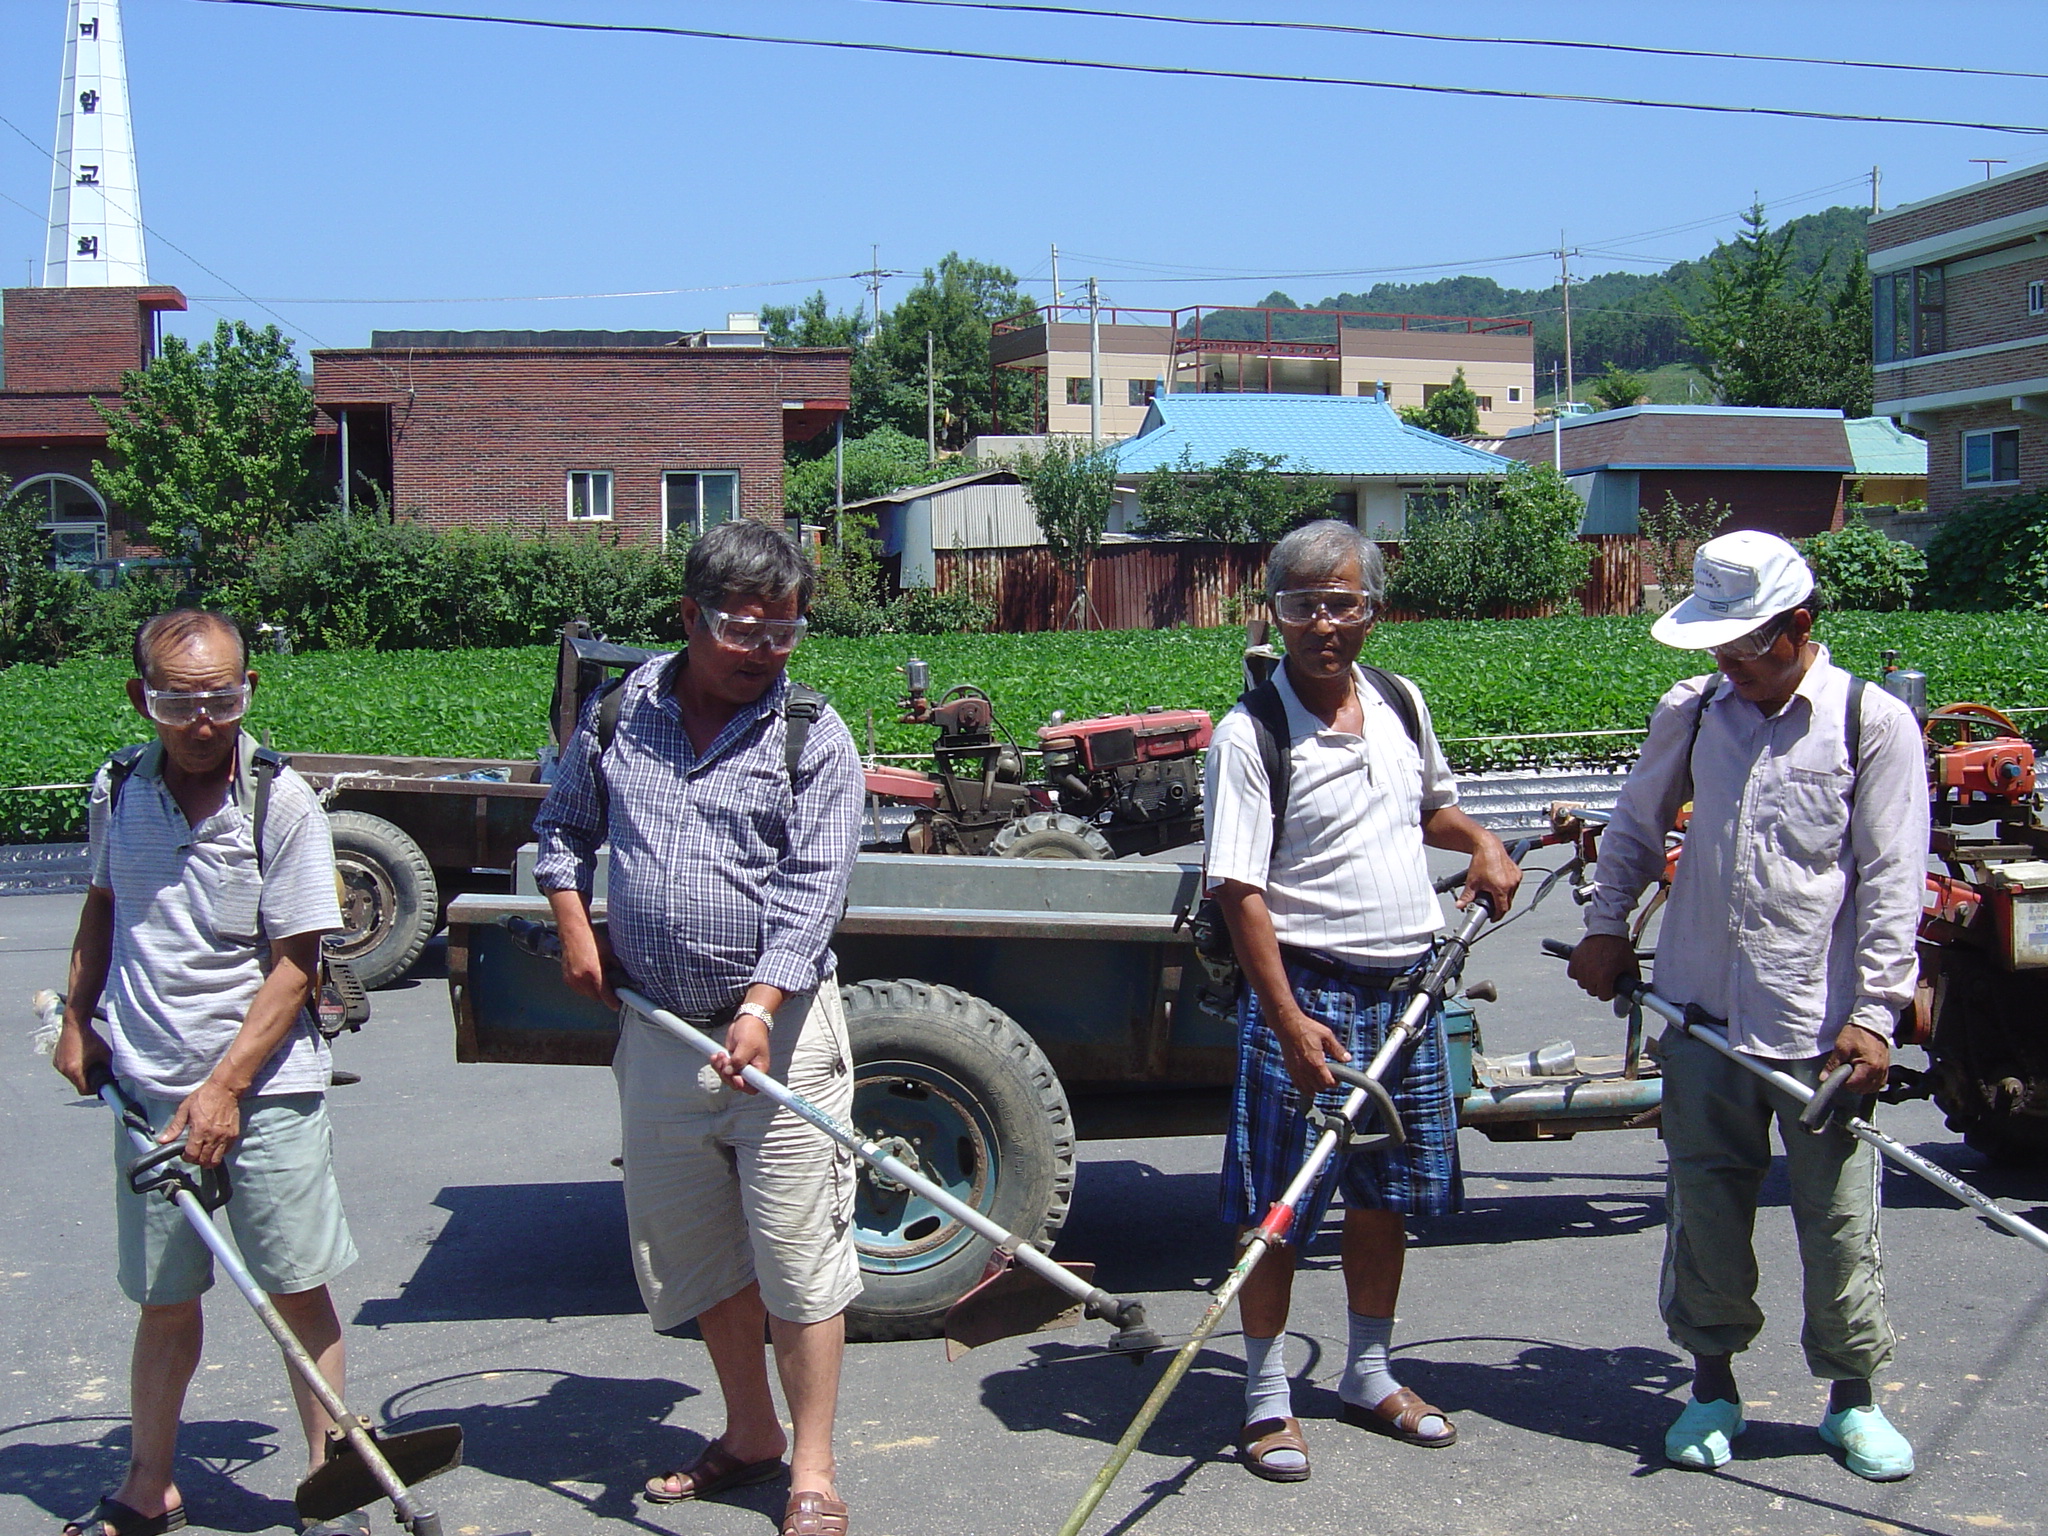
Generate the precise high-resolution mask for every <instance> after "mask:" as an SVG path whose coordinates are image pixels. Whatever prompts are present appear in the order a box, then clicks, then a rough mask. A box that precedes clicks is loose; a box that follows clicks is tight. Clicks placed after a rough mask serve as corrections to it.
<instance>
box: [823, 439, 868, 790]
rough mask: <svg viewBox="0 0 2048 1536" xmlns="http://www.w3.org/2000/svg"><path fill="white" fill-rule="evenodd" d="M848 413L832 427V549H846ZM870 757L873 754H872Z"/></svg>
mask: <svg viewBox="0 0 2048 1536" xmlns="http://www.w3.org/2000/svg"><path fill="white" fill-rule="evenodd" d="M845 527H846V412H844V411H841V412H840V413H839V419H838V420H837V421H835V422H834V423H833V425H832V547H833V548H834V549H844V548H845V547H846V533H845ZM869 755H870V756H872V755H873V754H872V753H870V754H869Z"/></svg>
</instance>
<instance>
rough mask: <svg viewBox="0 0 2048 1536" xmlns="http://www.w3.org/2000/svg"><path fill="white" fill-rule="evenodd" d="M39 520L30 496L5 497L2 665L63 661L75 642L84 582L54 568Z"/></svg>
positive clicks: (0, 511)
mask: <svg viewBox="0 0 2048 1536" xmlns="http://www.w3.org/2000/svg"><path fill="white" fill-rule="evenodd" d="M40 522H41V514H40V509H39V508H38V507H36V506H35V505H34V504H33V503H32V501H31V499H30V498H29V497H28V496H26V495H22V496H0V667H11V666H13V665H14V664H15V663H16V662H22V661H45V662H53V661H60V660H62V659H63V657H64V655H65V652H66V651H67V649H68V648H69V645H70V642H71V639H72V630H73V617H74V614H75V612H76V610H77V608H78V604H79V602H80V600H81V598H82V596H83V586H84V584H83V583H82V582H81V581H80V580H79V579H78V577H76V576H74V575H72V574H70V573H69V572H65V571H58V570H53V569H52V568H51V550H50V535H49V534H48V533H47V532H45V531H44V530H43V529H42V528H41V527H40V526H38V525H39V524H40Z"/></svg>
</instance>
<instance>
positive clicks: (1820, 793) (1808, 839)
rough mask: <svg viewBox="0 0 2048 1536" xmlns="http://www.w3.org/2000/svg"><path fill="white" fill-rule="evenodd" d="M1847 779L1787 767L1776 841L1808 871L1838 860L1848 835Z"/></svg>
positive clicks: (1822, 770)
mask: <svg viewBox="0 0 2048 1536" xmlns="http://www.w3.org/2000/svg"><path fill="white" fill-rule="evenodd" d="M1849 786H1850V776H1849V775H1848V774H1846V773H1838V772H1836V771H1835V770H1833V769H1828V768H1788V769H1786V770H1785V794H1784V800H1783V803H1782V805H1781V807H1780V809H1779V814H1778V842H1779V845H1780V846H1781V847H1782V848H1783V849H1784V850H1785V852H1786V853H1787V854H1788V855H1789V856H1790V857H1791V858H1793V859H1794V860H1796V861H1797V862H1798V863H1800V864H1803V865H1805V866H1806V867H1807V868H1809V869H1820V868H1824V867H1826V866H1829V865H1832V864H1834V863H1835V862H1836V861H1837V860H1838V859H1840V858H1841V856H1842V852H1843V845H1844V843H1845V842H1846V840H1847V838H1848V833H1849Z"/></svg>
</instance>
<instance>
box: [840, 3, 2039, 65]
mask: <svg viewBox="0 0 2048 1536" xmlns="http://www.w3.org/2000/svg"><path fill="white" fill-rule="evenodd" d="M862 3H864V4H870V5H917V6H927V7H931V8H933V9H937V10H945V11H1007V12H1013V13H1020V14H1023V15H1027V16H1029V15H1041V16H1090V17H1096V18H1099V19H1101V20H1104V21H1146V22H1161V23H1165V24H1168V25H1171V26H1178V27H1232V28H1242V29H1256V30H1261V31H1274V32H1329V33H1338V34H1341V35H1344V36H1351V37H1390V38H1395V39H1398V40H1400V41H1403V42H1419V43H1480V44H1484V45H1486V46H1489V47H1502V48H1579V49H1587V50H1590V51H1594V52H1599V53H1630V54H1643V55H1647V56H1650V57H1652V58H1664V59H1725V60H1731V61H1734V62H1738V63H1744V64H1817V65H1821V66H1823V67H1825V68H1828V69H1895V70H1904V71H1908V72H1911V73H1914V74H1931V75H1983V76H1990V77H1992V78H1995V79H2001V80H2048V74H2043V73H2039V72H2037V71H2034V70H2027V69H1984V68H1973V67H1971V66H1969V65H1963V64H1899V63H1892V62H1887V61H1883V60H1877V59H1821V58H1810V57H1806V56H1804V55H1800V54H1784V53H1738V52H1732V51H1730V52H1723V51H1721V50H1719V49H1713V48H1657V47H1653V46H1650V45H1648V44H1642V43H1594V42H1585V41H1577V40H1570V39H1565V38H1548V37H1474V36H1470V35H1468V34H1464V33H1456V32H1403V31H1397V30H1396V29H1394V28H1392V27H1358V26H1350V25H1346V24H1342V23H1338V22H1327V21H1269V20H1243V19H1234V18H1227V17H1220V16H1164V15H1159V14H1157V13H1154V12H1150V11H1114V10H1097V9H1094V8H1092V7H1089V6H1080V5H1016V4H1004V3H998V0H862Z"/></svg>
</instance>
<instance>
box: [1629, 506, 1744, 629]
mask: <svg viewBox="0 0 2048 1536" xmlns="http://www.w3.org/2000/svg"><path fill="white" fill-rule="evenodd" d="M1734 511H1735V509H1734V508H1733V507H1724V506H1722V505H1721V503H1719V502H1718V501H1715V500H1713V499H1712V498H1711V497H1710V498H1709V499H1708V500H1706V501H1704V502H1702V503H1701V504H1699V505H1698V506H1688V505H1687V504H1685V503H1684V502H1681V501H1680V500H1679V499H1678V497H1677V496H1676V495H1674V494H1673V493H1672V492H1670V491H1666V492H1665V493H1664V505H1663V506H1661V507H1644V508H1643V509H1642V511H1641V512H1639V513H1638V514H1637V515H1636V529H1637V531H1638V532H1639V533H1640V534H1641V535H1642V538H1643V541H1644V543H1646V544H1648V545H1649V552H1650V568H1651V570H1652V571H1654V572H1655V573H1656V577H1657V590H1658V591H1660V592H1662V593H1663V594H1664V603H1665V606H1666V607H1669V606H1670V605H1672V604H1673V603H1676V602H1678V601H1679V599H1680V598H1682V597H1684V596H1685V595H1686V593H1688V592H1690V591H1691V590H1692V558H1693V556H1694V555H1696V554H1698V553H1699V548H1700V546H1701V545H1702V544H1704V543H1706V542H1707V540H1709V539H1711V538H1712V537H1713V536H1714V535H1715V533H1716V532H1718V531H1719V529H1720V527H1721V524H1723V523H1724V522H1726V521H1727V520H1728V519H1729V518H1730V517H1731V516H1732V515H1733V514H1734Z"/></svg>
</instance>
